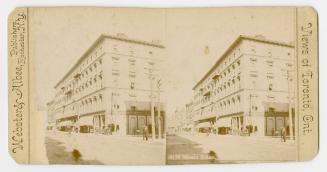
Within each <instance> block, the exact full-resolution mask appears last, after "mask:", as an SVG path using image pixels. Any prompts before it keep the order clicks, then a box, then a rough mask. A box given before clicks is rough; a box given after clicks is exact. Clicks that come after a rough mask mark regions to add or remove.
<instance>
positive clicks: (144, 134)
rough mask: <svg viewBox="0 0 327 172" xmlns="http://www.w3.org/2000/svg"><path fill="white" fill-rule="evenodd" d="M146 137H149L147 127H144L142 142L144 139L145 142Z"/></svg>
mask: <svg viewBox="0 0 327 172" xmlns="http://www.w3.org/2000/svg"><path fill="white" fill-rule="evenodd" d="M148 136H149V129H148V126H146V125H145V126H144V128H143V140H144V139H145V140H146V141H147V140H148Z"/></svg>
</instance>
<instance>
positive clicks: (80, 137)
mask: <svg viewBox="0 0 327 172" xmlns="http://www.w3.org/2000/svg"><path fill="white" fill-rule="evenodd" d="M47 137H48V138H51V139H54V140H57V141H59V143H60V145H61V146H63V147H65V151H66V152H72V150H73V149H77V150H78V151H79V152H80V153H81V154H82V158H83V160H86V161H99V162H101V163H103V164H116V165H119V164H122V165H124V164H125V165H126V164H130V165H140V164H151V165H159V164H164V162H165V139H161V140H154V141H152V140H151V139H150V140H148V141H145V140H142V137H134V136H120V135H102V134H94V133H71V134H69V133H65V132H56V133H51V134H50V133H48V134H47Z"/></svg>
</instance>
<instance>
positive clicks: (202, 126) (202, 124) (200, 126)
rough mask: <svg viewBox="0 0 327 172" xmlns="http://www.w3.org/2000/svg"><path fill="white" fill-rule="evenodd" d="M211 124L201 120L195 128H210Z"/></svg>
mask: <svg viewBox="0 0 327 172" xmlns="http://www.w3.org/2000/svg"><path fill="white" fill-rule="evenodd" d="M211 126H212V125H211V124H210V122H202V123H199V124H198V125H196V128H210V127H211Z"/></svg>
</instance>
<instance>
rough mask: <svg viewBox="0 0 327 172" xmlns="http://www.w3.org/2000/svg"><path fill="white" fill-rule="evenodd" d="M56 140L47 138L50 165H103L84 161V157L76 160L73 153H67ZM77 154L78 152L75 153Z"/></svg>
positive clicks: (81, 156) (92, 161)
mask: <svg viewBox="0 0 327 172" xmlns="http://www.w3.org/2000/svg"><path fill="white" fill-rule="evenodd" d="M61 144H62V142H59V141H57V140H54V139H50V138H46V139H45V145H46V151H47V157H48V161H49V164H81V165H101V164H102V163H101V162H100V161H97V160H83V155H82V154H81V155H80V158H78V159H76V157H74V155H73V152H67V151H65V147H64V146H62V145H61ZM74 154H76V152H74Z"/></svg>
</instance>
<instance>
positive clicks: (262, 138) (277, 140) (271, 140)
mask: <svg viewBox="0 0 327 172" xmlns="http://www.w3.org/2000/svg"><path fill="white" fill-rule="evenodd" d="M179 135H180V136H184V137H203V138H213V139H219V138H221V139H223V138H230V139H236V140H239V139H240V140H242V139H243V140H253V141H259V142H267V143H271V144H274V143H277V144H287V145H294V144H295V140H290V139H289V138H288V139H286V142H282V141H281V138H280V137H270V136H253V135H251V136H235V135H214V134H210V135H207V134H205V133H182V134H179Z"/></svg>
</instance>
